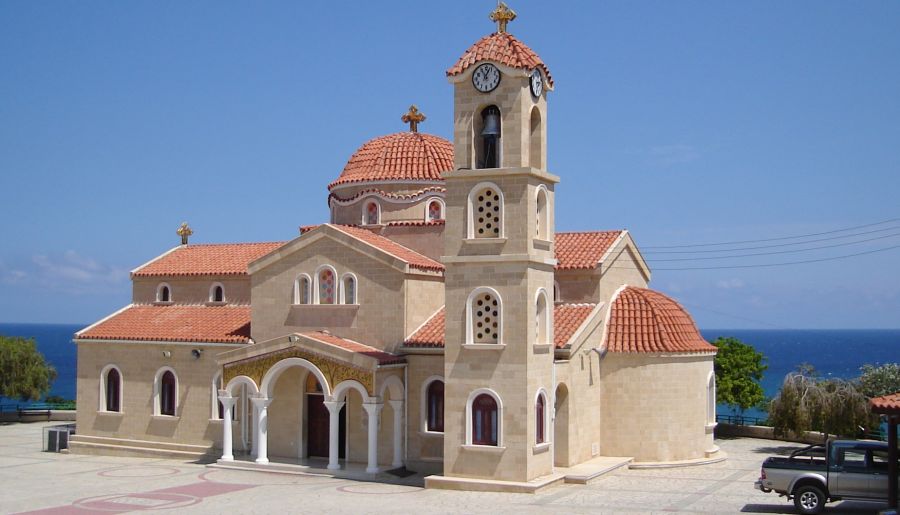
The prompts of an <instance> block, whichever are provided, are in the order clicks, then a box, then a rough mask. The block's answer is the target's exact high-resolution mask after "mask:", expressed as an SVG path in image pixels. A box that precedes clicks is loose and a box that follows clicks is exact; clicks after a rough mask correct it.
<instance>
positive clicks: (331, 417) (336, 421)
mask: <svg viewBox="0 0 900 515" xmlns="http://www.w3.org/2000/svg"><path fill="white" fill-rule="evenodd" d="M323 404H324V405H325V407H326V408H328V470H338V469H340V468H341V464H340V463H338V455H339V452H340V451H339V450H338V445H340V434H339V433H340V428H341V425H340V421H341V408H343V407H344V403H343V402H342V401H324V402H323Z"/></svg>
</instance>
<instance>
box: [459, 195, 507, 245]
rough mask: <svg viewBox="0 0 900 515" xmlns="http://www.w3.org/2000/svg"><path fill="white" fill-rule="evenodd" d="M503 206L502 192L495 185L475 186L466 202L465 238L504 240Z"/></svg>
mask: <svg viewBox="0 0 900 515" xmlns="http://www.w3.org/2000/svg"><path fill="white" fill-rule="evenodd" d="M504 206H505V201H504V198H503V190H501V189H500V188H499V187H498V186H497V185H496V184H494V183H493V182H480V183H478V184H476V185H475V187H474V188H472V189H471V190H470V191H469V197H468V201H467V202H466V238H468V239H473V238H505V237H506V232H505V228H504V226H505V224H504V212H505V207H504ZM488 214H490V216H487V215H488Z"/></svg>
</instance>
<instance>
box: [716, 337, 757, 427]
mask: <svg viewBox="0 0 900 515" xmlns="http://www.w3.org/2000/svg"><path fill="white" fill-rule="evenodd" d="M712 344H713V345H715V346H716V347H717V348H718V349H719V352H718V353H717V354H716V359H715V371H716V402H718V403H720V404H727V405H729V406H731V407H732V408H736V409H737V410H738V412H739V413H740V414H741V415H743V414H744V411H745V410H747V409H748V408H752V407H753V406H758V405H760V404H761V403H762V402H763V401H764V400H765V397H766V396H765V392H764V391H763V388H762V386H761V385H760V384H759V382H760V381H761V380H762V377H763V372H765V370H766V369H767V368H769V367H768V365H766V364H765V361H766V357H765V356H763V355H762V353H760V352H757V351H756V349H754V348H753V346H752V345H749V344H746V343H744V342H742V341H740V340H738V339H737V338H719V339H717V340H716V341H714V342H712Z"/></svg>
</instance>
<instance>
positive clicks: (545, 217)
mask: <svg viewBox="0 0 900 515" xmlns="http://www.w3.org/2000/svg"><path fill="white" fill-rule="evenodd" d="M536 205H537V217H536V218H535V221H534V225H535V233H536V234H535V235H536V236H537V237H538V239H541V240H549V239H550V210H549V209H548V208H547V188H545V187H544V185H543V184H542V185H540V186H539V187H538V189H537V199H536Z"/></svg>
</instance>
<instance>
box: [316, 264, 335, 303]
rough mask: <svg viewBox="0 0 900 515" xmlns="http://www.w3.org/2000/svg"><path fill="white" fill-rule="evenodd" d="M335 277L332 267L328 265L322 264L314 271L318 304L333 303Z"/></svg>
mask: <svg viewBox="0 0 900 515" xmlns="http://www.w3.org/2000/svg"><path fill="white" fill-rule="evenodd" d="M336 281H337V280H336V279H335V273H334V269H333V268H331V267H330V266H323V267H321V268H320V269H319V271H318V272H317V273H316V291H317V292H318V301H319V304H334V301H335V297H336V295H335V292H336V291H337V288H336V286H337V285H336Z"/></svg>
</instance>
